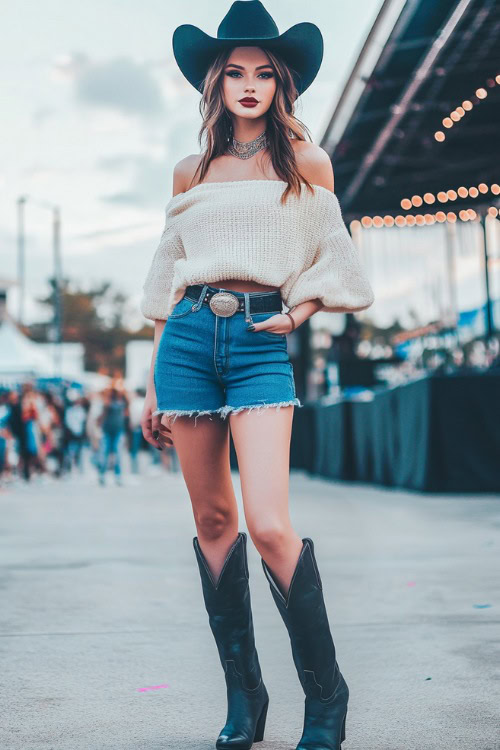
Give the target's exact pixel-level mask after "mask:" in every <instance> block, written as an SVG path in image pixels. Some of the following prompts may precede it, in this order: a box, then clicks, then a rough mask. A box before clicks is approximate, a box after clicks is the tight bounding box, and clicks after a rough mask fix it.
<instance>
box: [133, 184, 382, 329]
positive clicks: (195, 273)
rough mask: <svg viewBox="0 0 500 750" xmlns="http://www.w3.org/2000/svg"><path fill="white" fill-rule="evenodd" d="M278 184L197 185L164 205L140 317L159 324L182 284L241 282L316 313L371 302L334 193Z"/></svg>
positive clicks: (179, 294) (361, 307) (179, 295)
mask: <svg viewBox="0 0 500 750" xmlns="http://www.w3.org/2000/svg"><path fill="white" fill-rule="evenodd" d="M285 187H286V183H285V182H283V181H282V180H235V181H226V182H202V183H199V184H198V185H195V187H193V188H191V189H189V190H187V191H186V192H185V193H178V194H177V195H175V196H174V197H173V198H171V200H170V201H169V202H168V204H167V206H166V209H165V212H166V222H165V228H164V230H163V233H162V235H161V239H160V243H159V245H158V247H157V249H156V252H155V254H154V257H153V260H152V263H151V266H150V268H149V272H148V274H147V277H146V280H145V283H144V286H143V296H142V300H141V304H140V307H141V312H142V314H143V315H144V316H145V317H146V318H149V319H151V320H155V319H160V320H166V319H167V318H168V316H169V315H170V313H171V312H172V310H173V308H174V306H175V305H176V304H177V302H178V301H179V300H180V299H182V297H183V295H184V291H185V289H186V287H187V286H189V285H190V284H204V283H206V284H215V285H216V282H218V281H223V280H224V279H242V280H246V281H255V282H258V283H260V284H265V285H269V286H274V287H279V289H280V292H281V296H282V299H283V301H284V303H285V305H286V306H287V308H288V309H291V308H292V307H295V306H296V305H298V304H300V303H301V302H305V301H307V300H312V299H319V300H321V302H322V303H323V305H324V307H323V308H322V310H323V311H324V312H339V308H340V310H342V309H345V310H348V311H355V310H364V309H365V308H367V307H369V306H370V305H371V304H372V303H373V301H374V295H373V291H372V288H371V286H370V283H369V281H368V278H367V275H366V272H365V269H364V267H363V265H362V263H361V261H360V258H359V254H358V250H357V248H356V246H355V245H354V243H353V241H352V239H351V236H350V234H349V232H348V231H347V228H346V226H345V223H344V221H343V218H342V213H341V209H340V205H339V202H338V199H337V196H336V195H335V193H332V191H331V190H328V189H327V188H324V187H321V186H318V185H314V186H313V187H314V195H312V194H311V193H310V192H309V190H308V188H307V186H306V185H305V184H304V183H302V184H301V195H300V196H297V195H295V194H294V193H291V194H289V195H288V197H287V199H286V202H285V204H284V205H283V204H281V203H280V198H281V195H282V193H283V191H284V189H285Z"/></svg>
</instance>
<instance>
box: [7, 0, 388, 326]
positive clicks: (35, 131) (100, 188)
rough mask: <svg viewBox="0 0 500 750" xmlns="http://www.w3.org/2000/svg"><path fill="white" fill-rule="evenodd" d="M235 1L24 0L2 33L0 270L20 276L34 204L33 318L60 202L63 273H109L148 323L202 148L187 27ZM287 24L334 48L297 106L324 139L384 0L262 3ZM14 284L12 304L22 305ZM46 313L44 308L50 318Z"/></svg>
mask: <svg viewBox="0 0 500 750" xmlns="http://www.w3.org/2000/svg"><path fill="white" fill-rule="evenodd" d="M230 5H231V3H230V2H227V1H226V0H224V1H223V0H212V2H210V3H206V2H202V1H201V0H190V2H189V3H174V2H165V0H162V1H161V2H160V0H141V1H139V0H98V1H97V0H86V2H85V3H81V2H75V0H38V1H36V0H16V2H12V3H5V4H3V7H2V29H1V30H0V41H1V44H0V102H1V106H2V117H1V121H0V122H1V124H0V128H1V131H0V134H1V138H0V278H1V279H2V280H4V279H8V280H15V278H16V273H17V270H16V269H17V209H16V203H17V200H18V198H19V196H20V195H27V196H28V202H27V204H26V293H27V296H26V307H25V322H28V323H29V322H32V321H33V320H39V319H41V317H42V314H43V312H42V308H41V307H40V305H38V304H36V301H35V300H36V298H37V297H38V296H44V295H45V294H46V292H47V289H48V287H47V283H46V282H47V278H48V276H49V275H50V274H51V273H52V239H51V232H52V229H51V212H50V210H48V208H47V206H45V207H44V206H42V205H40V204H42V203H45V204H49V205H54V204H55V205H58V206H60V210H61V219H62V224H61V228H62V229H61V240H62V242H61V247H62V259H63V260H62V266H63V274H64V276H65V277H69V278H70V280H72V281H74V282H76V283H78V284H80V285H82V286H88V285H90V284H94V283H98V282H100V281H103V280H109V281H111V282H112V283H113V285H114V286H115V288H116V289H117V290H120V291H123V292H125V293H126V294H127V296H128V298H129V300H130V318H129V323H130V325H131V326H132V327H139V326H140V325H141V324H142V323H143V322H144V320H143V318H142V316H141V314H140V311H139V301H140V297H141V293H142V284H143V281H144V278H145V276H146V273H147V270H148V268H149V265H150V262H151V259H152V257H153V254H154V251H155V250H156V247H157V245H158V242H159V239H160V236H161V232H162V230H163V225H164V208H165V205H166V203H167V202H168V201H169V199H170V197H171V195H172V170H173V167H174V165H175V164H176V162H177V161H179V160H180V159H181V158H183V157H184V156H187V155H188V154H192V153H199V152H200V147H199V144H198V141H197V137H198V131H199V128H200V125H201V118H200V114H199V110H198V104H199V101H200V94H198V93H197V91H196V90H195V89H194V88H193V87H192V86H191V85H190V84H189V83H188V81H187V80H186V79H185V78H184V76H183V75H182V73H181V72H180V70H179V68H178V67H177V63H176V62H175V59H174V56H173V53H172V34H173V31H174V29H175V28H176V27H177V26H179V25H180V24H183V23H192V24H194V25H196V26H198V27H200V28H201V29H202V30H203V31H205V32H206V33H208V34H210V35H211V36H214V37H215V36H216V33H217V26H218V25H219V23H220V21H221V20H222V18H223V17H224V15H225V14H226V12H227V11H228V10H229V7H230ZM264 5H265V7H266V9H267V10H268V11H269V12H270V13H271V15H272V16H273V18H274V20H275V21H276V23H277V25H278V28H279V30H280V32H281V33H282V32H284V31H286V30H287V29H288V28H290V26H292V25H294V24H295V23H299V22H301V21H310V22H312V23H315V24H317V25H318V26H319V28H320V29H321V31H322V34H323V37H324V42H325V51H324V58H323V63H322V66H321V69H320V71H319V73H318V75H317V77H316V79H315V81H314V82H313V84H312V86H311V87H310V88H309V89H308V90H307V91H306V92H305V93H304V94H303V96H301V97H300V98H299V99H298V101H297V108H296V115H297V117H298V118H299V119H300V120H302V122H304V123H305V124H306V125H307V127H308V128H309V130H310V132H311V135H312V138H313V141H314V142H316V143H317V142H319V140H320V138H321V135H322V133H323V131H324V129H325V128H326V125H327V122H328V120H329V118H330V115H331V113H332V111H333V109H334V106H335V103H336V101H337V100H338V97H339V96H340V93H341V91H342V89H343V87H344V84H345V81H346V79H347V77H348V75H349V73H350V71H351V68H352V66H353V64H354V62H355V60H356V58H357V56H358V54H359V51H360V49H361V46H362V44H363V42H364V40H365V38H366V35H367V34H368V32H369V30H370V28H371V26H372V24H373V21H374V20H375V17H376V15H377V13H378V10H379V8H380V6H381V0H350V2H349V3H344V2H342V3H341V2H332V0H315V2H314V3H303V2H299V0H267V1H266V2H265V3H264ZM16 295H17V290H16V288H15V287H14V288H12V289H11V291H10V293H9V311H10V312H11V313H12V314H13V315H14V316H15V315H16V311H17V298H16ZM45 315H46V314H45Z"/></svg>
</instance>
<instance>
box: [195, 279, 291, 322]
mask: <svg viewBox="0 0 500 750" xmlns="http://www.w3.org/2000/svg"><path fill="white" fill-rule="evenodd" d="M202 291H203V285H202V284H193V285H191V286H188V287H187V288H186V291H185V293H184V295H185V296H186V297H188V298H189V299H190V300H192V301H193V302H198V300H199V299H200V294H201V293H202ZM240 294H241V292H240ZM216 295H218V296H217V298H216V299H215V300H214V301H213V303H212V304H211V305H210V302H211V300H212V298H213V297H215V296H216ZM248 299H249V302H250V314H252V313H259V312H277V313H280V312H281V311H282V307H283V302H282V299H281V293H280V292H279V291H277V292H249V298H248ZM217 303H218V304H217ZM203 304H204V305H210V308H211V309H212V311H213V312H215V313H216V314H217V315H220V316H222V317H229V316H230V315H234V313H235V312H245V298H244V297H237V296H236V295H235V294H231V292H230V291H229V290H227V291H226V290H224V291H221V290H220V289H217V290H215V289H214V288H213V287H212V288H209V289H207V291H206V293H205V296H204V298H203Z"/></svg>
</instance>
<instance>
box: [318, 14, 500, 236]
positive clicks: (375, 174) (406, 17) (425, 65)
mask: <svg viewBox="0 0 500 750" xmlns="http://www.w3.org/2000/svg"><path fill="white" fill-rule="evenodd" d="M499 74H500V3H499V2H498V0H459V1H458V2H457V0H439V2H434V1H433V0H406V2H405V1H404V0H386V1H385V2H384V3H383V4H382V6H381V9H380V11H379V13H378V16H377V18H376V20H375V23H374V25H373V27H372V29H371V31H370V33H369V35H368V37H367V39H366V41H365V44H364V45H363V48H362V50H361V52H360V54H359V56H358V59H357V61H356V63H355V65H354V68H353V70H352V72H351V74H350V76H349V78H348V81H347V83H346V85H345V87H344V90H343V92H342V94H341V96H340V99H339V101H338V102H337V105H336V107H335V110H334V112H333V115H332V117H331V119H330V122H329V124H328V126H327V128H326V130H325V133H324V135H323V137H322V139H321V141H320V145H321V146H322V147H323V148H324V149H325V150H326V151H327V152H328V154H329V155H330V157H331V160H332V164H333V169H334V175H335V192H336V193H337V195H338V196H339V200H340V203H341V205H342V209H343V214H344V218H345V220H346V222H349V221H351V220H352V219H355V218H356V219H359V218H360V217H362V216H363V215H368V216H373V215H381V216H384V215H392V216H394V215H396V214H401V213H403V214H405V210H403V208H402V206H401V201H402V200H403V199H404V198H409V199H411V197H412V195H415V194H416V195H417V196H424V195H425V194H428V195H432V196H434V197H435V196H437V194H438V193H439V192H440V191H445V192H446V191H448V190H455V191H457V190H458V188H459V187H461V188H462V190H461V191H460V192H461V193H462V195H463V197H461V196H460V194H459V195H457V196H456V198H455V199H453V205H451V203H450V202H447V203H446V205H445V204H444V203H439V201H438V200H436V199H435V200H434V201H433V205H432V210H433V211H436V210H439V209H442V210H444V211H446V210H448V211H449V210H453V211H460V209H462V208H471V207H472V208H474V209H475V210H476V211H478V212H483V213H484V211H485V210H486V208H487V207H488V206H492V205H498V199H499V196H498V193H497V192H492V191H491V187H492V186H493V188H494V191H496V183H497V182H499V181H500V180H499V171H500V169H499V155H500V148H499V123H500V75H499ZM464 103H465V104H464ZM469 103H470V105H471V106H470V107H469ZM464 107H465V109H464ZM445 118H448V119H447V120H445ZM443 120H445V124H443ZM447 125H448V127H447ZM440 133H441V135H440ZM436 134H437V135H436ZM479 185H482V189H481V190H480V191H479V193H478V191H477V187H478V186H479ZM485 186H486V187H487V190H484V187H485ZM470 187H473V191H472V193H469V191H468V189H469V188H470ZM464 188H465V189H466V191H464ZM483 191H484V192H483ZM429 202H430V199H429ZM421 206H422V204H421ZM424 209H425V210H430V209H429V208H428V207H426V205H425V204H423V208H422V207H420V209H419V208H417V207H414V205H407V206H406V211H408V212H409V213H412V212H418V211H419V210H420V211H422V210H424Z"/></svg>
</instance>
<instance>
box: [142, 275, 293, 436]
mask: <svg viewBox="0 0 500 750" xmlns="http://www.w3.org/2000/svg"><path fill="white" fill-rule="evenodd" d="M207 289H208V290H210V291H212V292H219V291H228V292H230V293H231V294H234V295H235V296H236V297H238V298H239V299H244V300H245V298H246V301H245V306H246V310H247V315H245V311H244V310H237V311H236V312H235V313H233V315H230V316H227V317H223V316H221V315H217V314H216V313H215V312H213V311H212V309H211V308H210V306H209V305H208V304H204V303H203V299H204V297H205V295H206V291H207ZM188 294H189V287H188V288H187V289H186V292H185V294H184V296H183V298H182V299H181V300H179V302H177V304H176V305H175V306H174V308H173V310H172V312H171V314H170V315H169V317H168V318H167V321H166V323H165V326H164V329H163V333H162V336H161V339H160V342H159V344H158V351H157V355H156V360H155V366H154V384H155V390H156V399H157V409H156V411H155V412H154V414H155V415H156V414H167V415H170V416H173V420H172V421H174V420H175V419H176V418H177V417H178V416H180V415H187V416H192V415H195V421H196V418H197V417H199V416H201V415H202V414H219V415H220V416H221V417H222V418H225V417H226V416H227V415H228V414H229V413H234V412H238V411H242V410H243V409H257V410H260V409H263V408H266V407H276V408H277V409H279V408H280V407H281V406H290V405H295V406H299V407H300V406H302V405H303V404H301V403H300V400H299V399H298V398H297V396H296V393H295V383H294V377H293V366H292V363H291V362H290V359H289V357H288V348H287V346H288V345H287V337H286V334H281V333H273V332H271V331H247V325H248V324H249V323H251V322H252V321H253V322H254V323H260V322H261V321H263V320H267V319H268V318H270V317H272V316H273V315H276V313H277V312H281V310H282V300H281V295H280V293H279V292H234V291H233V290H232V289H227V290H223V289H222V288H219V287H212V286H208V284H203V290H202V292H201V293H200V294H199V296H198V297H197V298H196V299H193V298H191V297H190V296H188ZM269 295H272V296H273V297H275V298H276V307H275V311H274V312H258V313H255V312H252V313H251V315H248V311H249V309H250V308H249V306H248V305H249V300H250V298H254V297H256V296H259V297H260V296H265V297H269ZM246 317H248V318H250V319H249V320H248V322H247V321H246V320H245V318H246Z"/></svg>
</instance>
